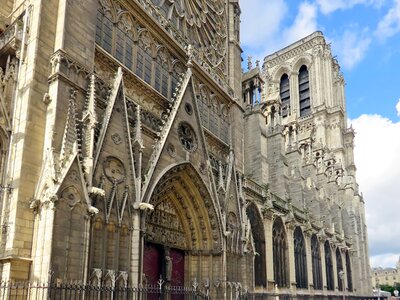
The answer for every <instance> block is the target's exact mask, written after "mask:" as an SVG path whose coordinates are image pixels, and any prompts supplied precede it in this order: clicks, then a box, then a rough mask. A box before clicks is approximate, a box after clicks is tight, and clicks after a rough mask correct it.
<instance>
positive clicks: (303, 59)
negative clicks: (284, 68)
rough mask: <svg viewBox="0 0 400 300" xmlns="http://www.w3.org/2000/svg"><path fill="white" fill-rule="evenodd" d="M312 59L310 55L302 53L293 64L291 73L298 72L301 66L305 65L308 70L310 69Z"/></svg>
mask: <svg viewBox="0 0 400 300" xmlns="http://www.w3.org/2000/svg"><path fill="white" fill-rule="evenodd" d="M312 59H313V58H312V55H311V54H307V53H304V54H303V55H302V56H300V57H299V58H297V60H296V61H295V62H294V63H293V71H295V72H298V71H299V70H300V68H301V66H302V65H305V66H306V67H307V68H308V69H310V67H311V65H312Z"/></svg>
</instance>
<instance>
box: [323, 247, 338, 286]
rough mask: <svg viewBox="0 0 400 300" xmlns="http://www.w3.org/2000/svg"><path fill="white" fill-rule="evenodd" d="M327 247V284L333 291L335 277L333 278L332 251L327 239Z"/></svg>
mask: <svg viewBox="0 0 400 300" xmlns="http://www.w3.org/2000/svg"><path fill="white" fill-rule="evenodd" d="M324 249H325V266H326V284H327V289H328V290H329V291H333V290H334V289H335V287H334V278H333V264H332V251H331V246H330V245H329V242H328V241H326V242H325V244H324Z"/></svg>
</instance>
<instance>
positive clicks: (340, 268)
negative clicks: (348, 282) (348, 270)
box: [336, 248, 344, 291]
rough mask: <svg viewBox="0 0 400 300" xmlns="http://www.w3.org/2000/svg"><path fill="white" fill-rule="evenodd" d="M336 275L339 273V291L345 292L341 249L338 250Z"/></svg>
mask: <svg viewBox="0 0 400 300" xmlns="http://www.w3.org/2000/svg"><path fill="white" fill-rule="evenodd" d="M336 273H337V281H338V288H339V291H343V290H344V286H343V283H344V269H343V262H342V255H341V254H340V250H339V248H336ZM341 274H342V275H341ZM342 276H343V277H342Z"/></svg>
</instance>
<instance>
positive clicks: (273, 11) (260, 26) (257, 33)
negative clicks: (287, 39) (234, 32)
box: [240, 0, 288, 47]
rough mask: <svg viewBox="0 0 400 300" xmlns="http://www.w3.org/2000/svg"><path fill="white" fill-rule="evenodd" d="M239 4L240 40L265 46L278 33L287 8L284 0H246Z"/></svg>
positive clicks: (257, 45) (253, 44)
mask: <svg viewBox="0 0 400 300" xmlns="http://www.w3.org/2000/svg"><path fill="white" fill-rule="evenodd" d="M240 6H241V10H242V16H241V20H242V23H241V41H242V43H243V44H245V45H251V47H259V46H265V43H266V42H267V41H268V40H269V39H270V38H271V37H272V36H273V35H275V34H277V33H278V31H279V28H280V24H281V22H282V20H283V18H284V16H285V15H286V13H287V10H288V8H287V6H286V3H285V1H284V0H269V1H265V0H246V1H241V2H240Z"/></svg>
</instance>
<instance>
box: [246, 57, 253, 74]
mask: <svg viewBox="0 0 400 300" xmlns="http://www.w3.org/2000/svg"><path fill="white" fill-rule="evenodd" d="M252 59H253V56H251V55H249V56H248V57H247V69H248V70H249V71H250V70H251V69H253V62H252Z"/></svg>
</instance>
